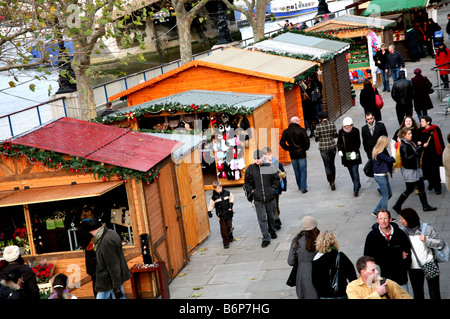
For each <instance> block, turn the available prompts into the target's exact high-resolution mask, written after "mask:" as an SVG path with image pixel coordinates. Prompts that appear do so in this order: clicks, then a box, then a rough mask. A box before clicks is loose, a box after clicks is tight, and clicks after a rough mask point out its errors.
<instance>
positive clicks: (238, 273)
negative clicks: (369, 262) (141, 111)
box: [169, 7, 450, 299]
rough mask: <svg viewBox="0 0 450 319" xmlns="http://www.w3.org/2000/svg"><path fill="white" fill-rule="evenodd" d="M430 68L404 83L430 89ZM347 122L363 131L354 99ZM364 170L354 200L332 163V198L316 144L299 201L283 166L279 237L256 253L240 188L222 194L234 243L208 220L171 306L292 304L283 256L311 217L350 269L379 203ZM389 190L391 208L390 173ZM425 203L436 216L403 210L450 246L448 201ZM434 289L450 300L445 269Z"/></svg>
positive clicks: (444, 125) (392, 118)
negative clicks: (229, 199)
mask: <svg viewBox="0 0 450 319" xmlns="http://www.w3.org/2000/svg"><path fill="white" fill-rule="evenodd" d="M447 12H450V9H448V8H447V7H445V8H444V9H442V10H441V11H440V12H439V18H438V23H439V24H440V25H441V27H442V28H443V30H445V24H446V16H447ZM446 41H447V40H446ZM449 47H450V46H449ZM434 66H435V64H434V59H432V58H431V57H426V58H424V59H422V60H421V61H420V62H417V63H407V64H406V68H407V71H408V75H409V76H408V78H411V75H413V71H414V69H415V68H416V67H420V68H421V69H422V73H423V74H424V75H426V76H428V77H429V79H430V80H431V81H432V82H433V83H434V84H435V83H436V75H435V73H434V72H433V71H430V69H431V68H432V67H434ZM391 82H392V80H391ZM391 85H392V83H391ZM449 93H450V92H449ZM389 94H390V93H386V92H383V93H382V95H383V99H384V101H385V106H384V108H383V109H382V117H383V122H384V123H385V125H386V127H387V129H388V133H389V136H390V137H392V135H393V134H394V132H395V130H396V129H397V128H398V123H397V118H396V115H395V105H394V102H393V101H392V99H391V97H390V95H389ZM432 100H433V103H434V109H432V110H431V112H429V115H430V116H431V117H432V118H433V123H434V124H437V125H439V126H440V127H441V129H442V131H443V135H444V140H445V142H446V136H447V134H448V133H449V132H450V115H449V116H447V117H446V118H445V117H444V115H442V114H435V112H438V111H442V110H443V107H442V106H440V105H439V104H440V101H439V100H438V97H437V93H434V94H433V95H432ZM345 116H350V117H352V118H353V120H354V123H355V126H356V127H358V128H359V129H360V128H361V127H362V126H363V125H364V124H365V119H364V112H363V109H362V107H361V106H360V105H359V97H357V103H356V106H355V107H353V108H351V109H350V110H349V111H347V112H346V114H344V115H343V116H341V117H340V118H338V119H337V120H336V126H337V127H338V129H339V128H340V127H341V125H342V119H343V117H345ZM361 151H362V152H361V154H363V162H365V160H366V157H365V152H364V151H363V150H362V148H361ZM362 167H363V165H361V166H360V177H361V183H362V189H361V190H360V195H359V197H356V198H355V197H353V192H352V183H351V180H350V176H349V173H348V171H347V169H346V168H345V167H343V166H342V165H341V160H340V157H339V156H337V157H336V168H337V182H336V188H337V189H336V191H334V192H332V191H331V190H330V188H329V186H328V183H327V181H326V178H325V173H324V168H323V164H322V159H321V157H320V154H319V151H318V149H317V143H316V142H315V141H314V139H311V148H310V150H309V151H308V192H307V193H306V194H302V193H301V192H300V191H299V190H297V189H296V183H295V177H294V173H293V170H292V166H291V165H288V166H286V167H285V169H286V170H287V176H288V191H287V192H285V193H283V194H282V196H281V197H280V207H281V215H280V217H281V221H282V223H283V224H282V228H281V229H280V230H279V231H278V232H277V234H278V238H277V239H273V240H272V242H271V244H270V245H269V246H268V247H267V248H261V233H260V230H259V226H258V223H257V220H256V214H255V212H254V210H253V208H252V207H251V205H250V204H249V202H248V201H247V200H246V199H245V197H244V194H243V191H242V188H241V187H236V188H228V189H229V190H230V191H231V192H233V194H234V195H235V198H236V204H235V205H234V210H235V215H234V219H233V224H234V235H235V241H234V242H233V243H232V244H231V245H230V248H229V249H224V248H223V247H222V240H221V237H220V232H219V224H218V222H217V219H216V218H215V217H214V218H212V219H210V222H211V235H210V236H209V237H208V238H207V239H206V240H205V241H204V242H203V243H202V244H201V245H200V246H199V247H197V249H196V250H195V251H194V252H193V254H192V255H191V260H190V261H189V263H188V264H187V265H186V266H185V267H184V268H183V269H182V271H181V272H180V274H179V275H178V276H177V277H176V278H175V279H174V280H173V281H172V282H171V284H170V287H169V288H170V295H171V298H175V299H197V298H208V299H215V298H217V299H296V298H297V297H296V294H295V289H294V288H290V287H288V286H287V285H286V284H285V282H286V279H287V277H288V275H289V272H290V269H291V267H290V266H288V264H287V256H288V252H289V246H290V243H291V241H292V239H293V238H294V237H295V236H296V235H297V233H298V232H299V231H300V225H301V220H302V218H303V217H304V216H305V215H311V216H314V217H315V218H316V219H317V221H318V224H319V229H320V230H322V231H324V230H331V231H333V232H334V233H335V234H336V236H337V237H338V240H339V243H340V246H341V251H343V252H344V253H345V254H347V256H348V257H349V258H350V259H351V260H352V262H353V263H354V262H356V260H357V259H358V258H359V257H360V256H361V255H362V253H363V247H364V241H365V238H366V235H367V233H368V232H369V230H370V228H371V226H372V225H373V224H374V223H375V222H376V220H375V218H374V217H373V216H372V214H371V212H372V210H373V208H374V207H375V206H376V204H377V203H378V201H379V199H380V195H379V194H378V192H377V190H376V183H375V182H374V180H373V178H367V177H366V176H365V175H364V173H363V171H362ZM390 182H391V187H392V190H393V197H392V199H391V200H390V201H389V208H391V207H392V205H393V204H394V203H395V200H396V199H397V198H398V196H399V194H400V193H401V192H402V191H403V190H404V181H403V178H402V176H401V174H400V172H397V173H395V174H394V176H393V179H391V180H390ZM209 196H210V192H208V193H207V198H208V199H209ZM427 196H428V200H429V202H430V203H431V204H432V205H433V206H437V207H438V210H437V211H435V212H423V211H422V208H421V205H420V202H419V198H418V197H417V196H415V195H411V196H410V198H409V199H408V200H407V202H406V203H405V205H408V206H411V207H413V208H414V209H416V210H417V211H418V213H419V215H420V217H421V219H422V220H424V221H427V222H429V223H430V224H432V225H433V226H434V227H435V228H436V229H437V231H438V232H439V233H440V234H441V236H442V237H443V238H444V239H445V240H446V241H447V242H449V243H450V205H449V203H450V193H449V192H448V191H447V190H446V189H445V186H444V187H443V192H442V194H441V195H436V194H435V193H434V192H427ZM205 214H206V212H205ZM394 215H396V214H395V213H394ZM440 282H441V293H442V297H443V298H446V299H450V263H446V264H441V281H440ZM426 290H427V289H426ZM427 296H428V295H427ZM427 298H428V297H427Z"/></svg>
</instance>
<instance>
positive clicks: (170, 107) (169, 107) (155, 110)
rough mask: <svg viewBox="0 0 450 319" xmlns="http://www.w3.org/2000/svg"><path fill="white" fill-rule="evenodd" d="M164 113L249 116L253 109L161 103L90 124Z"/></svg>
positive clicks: (96, 120)
mask: <svg viewBox="0 0 450 319" xmlns="http://www.w3.org/2000/svg"><path fill="white" fill-rule="evenodd" d="M163 111H166V112H169V113H171V114H175V113H177V112H186V113H192V112H209V113H214V114H220V113H226V114H232V115H235V114H242V115H249V114H251V113H252V112H253V109H252V108H249V107H236V106H228V105H226V104H220V105H219V104H216V105H209V104H200V105H195V104H191V105H186V104H181V103H161V104H154V105H152V106H148V107H137V108H136V109H134V110H133V111H130V112H120V111H116V112H114V113H113V114H110V115H108V116H106V117H100V116H99V117H96V118H94V119H91V120H90V122H94V123H101V124H108V123H113V122H117V121H125V120H126V121H128V122H131V121H135V120H136V119H137V118H139V117H142V116H145V115H147V114H154V115H157V114H159V113H161V112H163Z"/></svg>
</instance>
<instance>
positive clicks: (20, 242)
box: [13, 227, 30, 255]
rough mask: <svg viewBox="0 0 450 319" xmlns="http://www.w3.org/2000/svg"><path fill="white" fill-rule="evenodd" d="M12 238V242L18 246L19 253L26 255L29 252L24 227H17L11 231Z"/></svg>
mask: <svg viewBox="0 0 450 319" xmlns="http://www.w3.org/2000/svg"><path fill="white" fill-rule="evenodd" d="M13 240H14V244H15V245H17V246H18V247H19V249H20V254H21V255H28V254H29V253H30V245H29V243H28V233H27V228H26V227H22V228H17V229H16V230H15V231H14V233H13Z"/></svg>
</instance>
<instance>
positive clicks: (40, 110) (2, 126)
mask: <svg viewBox="0 0 450 319" xmlns="http://www.w3.org/2000/svg"><path fill="white" fill-rule="evenodd" d="M350 11H353V9H350V10H349V9H347V8H345V9H341V10H338V11H335V12H332V13H330V14H329V16H330V18H332V17H338V16H341V15H344V14H349V12H350ZM315 22H316V19H315V18H311V19H308V20H305V21H303V23H304V24H306V26H307V27H311V26H313V25H314V23H315ZM281 29H282V28H278V29H275V30H272V31H269V32H265V33H264V35H265V36H266V37H270V36H271V35H272V34H275V33H277V32H279V31H280V30H281ZM251 43H253V37H250V38H247V39H243V40H240V41H236V43H233V45H234V46H236V47H246V46H248V45H250V44H251ZM222 50H223V47H218V48H216V49H213V50H208V51H204V52H201V53H197V54H194V55H193V57H192V59H193V60H195V59H199V58H202V57H205V56H209V55H211V54H214V52H218V51H222ZM179 66H181V60H180V59H178V60H175V61H173V62H170V63H166V64H162V65H160V66H157V67H153V68H150V69H147V70H144V71H141V72H137V73H133V74H130V75H127V76H124V77H121V78H118V79H116V80H112V81H109V82H106V83H103V84H100V85H96V86H94V87H93V90H94V102H95V105H96V107H97V108H98V107H101V106H103V105H105V104H106V102H108V98H109V97H110V96H112V95H115V94H117V93H120V92H123V91H125V90H127V89H129V88H131V87H133V86H136V85H138V84H140V83H141V82H142V81H147V80H150V79H152V78H155V77H157V76H159V75H162V74H164V73H166V72H168V71H171V70H173V69H176V68H177V67H179ZM58 101H61V103H60V104H55V102H58ZM61 116H67V106H66V102H65V97H59V98H55V99H53V100H50V101H47V102H44V103H40V104H38V105H34V106H30V107H27V108H25V109H23V110H20V111H16V112H13V113H10V114H7V115H3V116H0V141H3V140H7V139H10V138H12V137H14V136H17V135H19V134H22V133H24V132H26V131H28V130H31V129H33V128H36V127H38V126H40V125H42V124H44V123H47V122H49V121H52V120H55V119H58V118H60V117H61Z"/></svg>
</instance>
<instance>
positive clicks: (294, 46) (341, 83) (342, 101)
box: [248, 31, 352, 121]
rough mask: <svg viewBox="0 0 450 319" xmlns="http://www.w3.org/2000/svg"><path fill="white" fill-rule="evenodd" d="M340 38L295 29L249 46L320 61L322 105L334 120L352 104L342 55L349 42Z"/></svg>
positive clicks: (345, 63)
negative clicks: (334, 38) (314, 34)
mask: <svg viewBox="0 0 450 319" xmlns="http://www.w3.org/2000/svg"><path fill="white" fill-rule="evenodd" d="M339 40H340V39H339V38H336V40H331V39H329V38H325V37H318V36H313V35H312V34H309V33H305V32H295V31H294V32H285V33H282V34H280V35H277V36H274V37H273V38H270V39H268V40H264V41H261V42H258V43H255V44H253V45H251V46H249V47H248V49H251V50H260V51H263V52H266V53H271V54H282V55H284V56H289V57H292V58H298V59H302V60H311V61H315V62H317V63H319V69H318V71H317V72H316V76H317V78H318V79H319V80H320V81H321V82H322V96H323V97H322V102H323V104H322V105H323V109H324V111H326V112H328V116H329V119H330V120H332V121H333V120H335V119H336V118H337V117H339V116H341V115H342V114H344V113H345V112H346V111H347V110H348V109H349V108H350V107H352V94H351V93H352V84H351V82H350V78H349V76H348V63H347V60H346V55H345V53H346V51H347V50H348V49H349V48H350V43H349V42H347V41H342V40H341V41H339Z"/></svg>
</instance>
